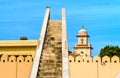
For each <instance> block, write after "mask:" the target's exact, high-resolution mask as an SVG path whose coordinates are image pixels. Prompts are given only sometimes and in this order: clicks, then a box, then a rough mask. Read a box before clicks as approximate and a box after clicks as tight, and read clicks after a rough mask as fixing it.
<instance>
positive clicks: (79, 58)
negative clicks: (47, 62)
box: [69, 55, 120, 64]
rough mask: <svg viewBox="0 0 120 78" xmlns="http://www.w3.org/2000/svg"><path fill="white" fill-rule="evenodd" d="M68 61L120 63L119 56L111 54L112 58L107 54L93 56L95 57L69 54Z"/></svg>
mask: <svg viewBox="0 0 120 78" xmlns="http://www.w3.org/2000/svg"><path fill="white" fill-rule="evenodd" d="M69 62H70V63H101V64H103V63H120V58H119V57H117V56H113V57H112V58H110V57H108V56H104V57H103V58H101V57H100V56H95V57H90V56H86V57H82V56H80V55H79V56H76V57H74V56H72V55H69Z"/></svg>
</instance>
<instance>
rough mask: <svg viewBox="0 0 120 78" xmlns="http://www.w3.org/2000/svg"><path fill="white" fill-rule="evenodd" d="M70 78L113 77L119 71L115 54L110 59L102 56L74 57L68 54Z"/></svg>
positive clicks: (119, 63) (119, 64)
mask: <svg viewBox="0 0 120 78" xmlns="http://www.w3.org/2000/svg"><path fill="white" fill-rule="evenodd" d="M69 62H70V63H69V64H70V77H71V78H115V77H116V76H117V74H118V73H120V62H119V58H118V57H117V56H114V57H112V58H111V59H110V58H109V57H108V56H104V57H103V58H102V59H101V58H100V57H99V56H95V57H94V58H93V59H92V58H91V57H85V58H84V59H83V58H81V57H80V56H77V57H76V58H74V57H73V56H71V55H70V56H69Z"/></svg>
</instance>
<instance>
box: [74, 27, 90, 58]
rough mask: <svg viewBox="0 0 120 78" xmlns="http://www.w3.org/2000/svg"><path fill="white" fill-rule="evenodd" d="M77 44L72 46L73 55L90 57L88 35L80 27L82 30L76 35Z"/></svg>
mask: <svg viewBox="0 0 120 78" xmlns="http://www.w3.org/2000/svg"><path fill="white" fill-rule="evenodd" d="M77 38H78V43H77V44H76V45H75V46H74V53H75V55H80V56H91V50H92V46H91V44H89V43H88V38H89V35H88V33H87V31H86V30H85V29H84V26H82V29H81V30H80V31H79V32H78V34H77Z"/></svg>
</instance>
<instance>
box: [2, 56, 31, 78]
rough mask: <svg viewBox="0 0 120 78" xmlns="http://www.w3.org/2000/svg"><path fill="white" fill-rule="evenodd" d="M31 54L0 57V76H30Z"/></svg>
mask: <svg viewBox="0 0 120 78" xmlns="http://www.w3.org/2000/svg"><path fill="white" fill-rule="evenodd" d="M31 65H32V57H31V56H18V57H15V56H6V55H3V56H2V57H1V58H0V78H29V74H30V70H31Z"/></svg>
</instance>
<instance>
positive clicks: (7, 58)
mask: <svg viewBox="0 0 120 78" xmlns="http://www.w3.org/2000/svg"><path fill="white" fill-rule="evenodd" d="M32 60H33V57H32V56H31V55H26V56H24V55H23V56H22V55H19V56H15V55H2V56H1V57H0V62H19V63H21V62H32Z"/></svg>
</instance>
